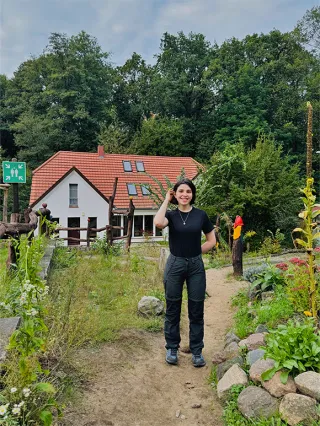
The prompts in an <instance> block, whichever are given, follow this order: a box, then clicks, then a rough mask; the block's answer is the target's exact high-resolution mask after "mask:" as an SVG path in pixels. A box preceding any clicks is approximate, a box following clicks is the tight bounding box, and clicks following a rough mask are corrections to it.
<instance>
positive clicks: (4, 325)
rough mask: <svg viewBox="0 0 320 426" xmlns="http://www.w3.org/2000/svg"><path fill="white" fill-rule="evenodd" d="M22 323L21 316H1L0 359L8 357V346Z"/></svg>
mask: <svg viewBox="0 0 320 426" xmlns="http://www.w3.org/2000/svg"><path fill="white" fill-rule="evenodd" d="M19 325H20V317H10V318H0V361H1V362H2V361H4V360H5V358H6V354H7V351H6V347H7V346H8V344H9V339H10V337H11V335H12V333H13V332H14V331H16V329H17V328H18V327H19Z"/></svg>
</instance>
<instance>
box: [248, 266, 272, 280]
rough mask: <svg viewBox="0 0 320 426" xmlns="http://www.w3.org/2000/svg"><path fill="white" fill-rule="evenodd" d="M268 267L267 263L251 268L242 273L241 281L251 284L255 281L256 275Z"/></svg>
mask: <svg viewBox="0 0 320 426" xmlns="http://www.w3.org/2000/svg"><path fill="white" fill-rule="evenodd" d="M268 267H269V265H268V264H267V263H262V264H261V265H258V266H252V267H251V268H248V269H246V270H244V271H243V279H245V280H246V281H249V282H250V283H253V281H255V279H256V278H257V277H258V275H259V274H261V273H262V272H264V271H265V270H266V269H267V268H268Z"/></svg>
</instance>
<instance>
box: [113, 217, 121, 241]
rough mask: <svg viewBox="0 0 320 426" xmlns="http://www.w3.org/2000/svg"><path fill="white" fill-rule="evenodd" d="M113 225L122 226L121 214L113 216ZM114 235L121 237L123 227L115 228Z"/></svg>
mask: <svg viewBox="0 0 320 426" xmlns="http://www.w3.org/2000/svg"><path fill="white" fill-rule="evenodd" d="M111 225H112V226H121V216H120V215H115V216H113V217H112V222H111ZM112 235H113V236H114V237H120V236H121V229H113V230H112Z"/></svg>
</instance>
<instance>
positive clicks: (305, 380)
mask: <svg viewBox="0 0 320 426" xmlns="http://www.w3.org/2000/svg"><path fill="white" fill-rule="evenodd" d="M294 381H295V383H296V385H297V388H298V389H299V391H300V392H301V393H303V394H304V395H307V396H311V397H312V398H315V399H317V400H318V401H320V374H319V373H316V372H314V371H306V372H305V373H301V374H299V375H298V376H296V377H295V379H294Z"/></svg>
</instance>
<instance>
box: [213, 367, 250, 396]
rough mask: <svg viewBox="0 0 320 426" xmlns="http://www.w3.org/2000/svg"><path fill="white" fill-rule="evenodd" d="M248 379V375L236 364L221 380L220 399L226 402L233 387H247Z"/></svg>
mask: <svg viewBox="0 0 320 426" xmlns="http://www.w3.org/2000/svg"><path fill="white" fill-rule="evenodd" d="M247 384H248V377H247V375H246V373H245V372H244V371H243V370H242V369H241V368H240V367H239V365H238V364H234V365H233V366H232V367H230V368H229V370H228V371H227V372H226V373H225V375H224V376H223V377H222V379H221V380H219V381H218V384H217V393H218V397H219V398H220V399H222V400H225V399H226V398H227V396H228V393H229V391H230V389H231V388H232V386H234V385H247Z"/></svg>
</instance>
